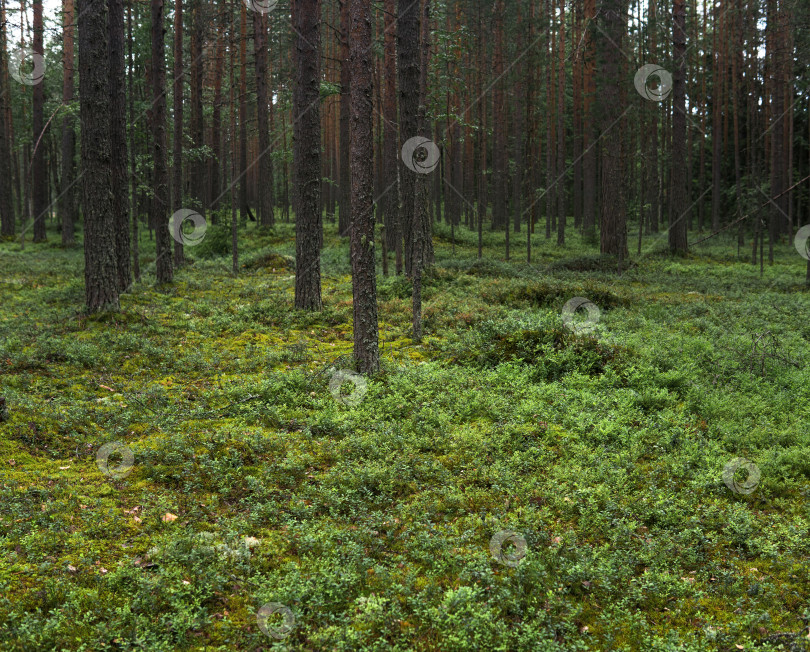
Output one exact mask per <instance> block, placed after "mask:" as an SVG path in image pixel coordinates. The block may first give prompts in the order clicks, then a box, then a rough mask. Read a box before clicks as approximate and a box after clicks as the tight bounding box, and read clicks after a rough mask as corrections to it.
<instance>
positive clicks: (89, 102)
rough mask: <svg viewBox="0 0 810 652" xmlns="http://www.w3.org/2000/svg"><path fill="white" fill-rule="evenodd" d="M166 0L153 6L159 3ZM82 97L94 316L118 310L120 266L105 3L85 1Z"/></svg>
mask: <svg viewBox="0 0 810 652" xmlns="http://www.w3.org/2000/svg"><path fill="white" fill-rule="evenodd" d="M159 1H160V0H153V2H159ZM78 14H79V16H78V23H79V24H78V27H79V96H80V111H81V113H80V115H81V129H82V141H81V160H82V171H83V175H82V192H83V195H84V198H83V208H84V288H85V303H86V308H87V310H88V312H91V313H93V312H98V311H104V310H118V305H119V304H118V265H117V261H116V240H115V229H116V227H117V220H116V217H115V214H114V213H113V198H112V194H111V193H110V188H111V186H112V174H111V172H110V166H111V159H112V152H111V149H112V146H111V143H110V94H109V80H108V76H109V64H108V60H109V50H108V48H107V27H108V26H107V4H106V2H105V0H79V7H78Z"/></svg>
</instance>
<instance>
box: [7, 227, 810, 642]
mask: <svg viewBox="0 0 810 652" xmlns="http://www.w3.org/2000/svg"><path fill="white" fill-rule="evenodd" d="M326 230H327V234H326V238H325V239H326V246H325V249H324V252H323V270H324V272H323V297H324V309H323V311H322V312H320V313H300V312H296V311H294V310H293V288H294V277H293V274H294V272H293V270H292V268H291V263H290V259H289V258H288V256H290V255H291V254H292V253H293V250H294V248H293V244H292V233H293V231H292V228H291V226H290V225H287V224H281V225H279V226H278V227H277V228H276V229H275V231H274V232H273V233H261V232H259V231H255V230H251V231H250V232H249V233H248V234H247V235H245V236H244V237H243V252H242V259H243V262H244V263H245V266H244V267H242V269H241V271H240V275H239V277H238V278H234V277H233V276H232V275H231V274H230V271H229V270H230V266H231V263H230V258H228V257H225V258H216V257H213V258H203V257H202V256H201V255H198V253H199V254H201V253H205V252H206V251H208V253H211V251H212V249H211V247H213V246H214V245H217V243H218V242H219V245H221V244H222V242H226V241H227V236H226V235H224V234H223V232H218V231H217V229H216V228H212V229H211V233H210V240H209V244H206V243H205V242H204V243H203V244H201V245H199V246H198V247H197V248H194V249H189V250H187V252H188V254H189V256H190V257H193V256H197V260H195V261H194V262H193V264H190V265H188V266H186V267H185V268H183V269H181V270H180V271H179V272H177V273H176V276H175V283H174V284H173V285H171V286H170V287H165V288H155V287H154V285H153V280H154V264H152V265H149V262H150V259H149V258H148V257H144V261H145V262H144V282H142V283H138V284H135V286H134V287H133V289H132V292H131V293H128V294H125V295H123V296H122V299H121V308H122V310H121V313H119V314H108V315H101V316H96V317H89V318H88V317H86V316H83V315H82V313H81V308H82V305H83V298H84V295H83V273H82V268H83V267H82V266H83V254H82V251H81V249H78V248H77V249H68V250H65V249H63V248H61V247H60V246H57V245H56V244H44V245H32V244H30V243H27V244H26V247H25V250H24V251H20V247H19V244H18V243H10V242H4V243H0V395H2V396H5V398H6V401H7V405H8V413H9V414H8V419H7V420H6V422H5V423H2V424H0V648H2V649H3V650H20V651H25V652H29V651H31V650H94V651H95V650H265V649H296V650H346V651H349V650H352V651H356V650H441V651H443V652H444V651H453V650H505V651H506V650H508V651H515V650H672V651H674V650H707V649H712V650H715V649H716V650H729V651H733V650H753V649H756V650H808V649H810V638H808V629H807V626H808V625H810V537H808V530H810V502H808V499H810V371H809V370H808V365H807V362H808V360H810V319H809V318H808V315H810V292H809V291H808V290H807V289H806V288H805V287H804V285H803V281H804V271H805V261H804V260H803V259H802V258H801V257H799V256H798V254H797V253H796V251H795V250H794V249H793V247H792V245H791V244H790V243H787V242H785V243H782V244H780V245H779V247H778V248H777V255H776V264H775V265H774V266H772V267H771V266H768V265H767V264H766V266H765V270H764V277H762V278H760V274H759V267H758V266H753V265H751V264H750V262H748V258H749V256H750V250H749V248H746V249H745V250H744V251H743V254H742V258H743V259H742V260H740V259H738V258H737V256H736V244H735V243H734V242H732V241H731V240H730V239H725V240H723V239H719V238H718V239H715V240H712V241H710V242H709V243H707V244H706V245H704V246H699V247H697V248H696V249H695V251H694V252H693V253H692V254H691V255H690V256H689V257H686V258H678V259H672V258H669V257H667V256H666V255H663V254H662V253H660V252H659V251H658V250H659V249H661V248H663V247H664V246H665V244H666V238H665V236H664V237H663V238H662V237H661V236H649V237H645V239H644V245H643V246H644V251H650V252H652V253H648V254H645V255H644V256H642V257H640V258H639V257H638V256H635V255H633V256H631V258H632V259H635V260H637V261H638V262H637V264H634V265H633V266H632V267H631V268H630V269H628V270H625V271H624V272H623V273H622V274H621V276H619V275H618V274H617V269H616V262H615V261H610V260H608V261H602V260H600V259H599V258H598V257H597V256H594V255H593V254H592V252H593V251H594V250H595V249H598V244H597V245H594V244H586V243H583V242H582V241H581V240H580V239H579V237H578V236H577V235H575V234H569V243H568V244H567V245H566V246H565V247H563V248H558V247H557V246H556V245H555V244H554V242H553V240H552V241H547V240H546V239H545V238H544V237H543V235H542V234H541V233H539V232H538V233H537V234H536V235H535V236H534V243H533V259H534V260H535V261H536V262H535V263H534V264H533V265H531V266H530V265H527V264H526V263H524V262H520V259H525V244H524V241H525V232H524V233H522V234H514V235H513V237H512V240H513V250H512V258H513V260H512V262H511V263H505V262H503V244H502V242H503V233H498V234H497V235H496V234H493V233H491V232H489V231H487V232H485V249H484V260H483V261H478V260H476V250H475V242H476V235H475V234H473V233H471V232H469V231H468V230H466V229H464V228H462V229H460V230H457V233H456V236H458V235H459V233H458V231H460V232H461V236H462V239H463V242H459V243H457V244H456V246H455V253H454V254H453V253H452V246H451V241H450V234H449V232H448V231H447V230H445V228H444V227H443V226H441V227H439V228H437V233H436V240H435V241H436V267H435V269H434V270H433V271H432V272H431V273H430V274H429V275H428V276H427V278H426V281H425V289H424V291H423V298H424V316H425V333H426V335H425V338H424V340H423V341H422V342H421V343H414V342H413V341H412V340H411V339H410V286H409V284H408V282H407V281H406V280H404V279H403V278H396V277H393V276H391V277H387V278H383V277H379V281H378V293H379V317H380V332H381V338H382V359H383V367H384V368H383V371H382V372H381V373H380V374H379V375H378V376H377V377H375V378H373V379H370V380H369V381H368V383H367V384H366V385H365V386H363V383H362V382H360V383H359V384H358V385H356V386H355V385H353V384H352V383H351V382H349V383H344V384H343V386H342V388H341V389H340V391H337V390H334V385H335V383H333V388H332V390H330V379H331V378H332V376H333V373H334V371H335V370H338V369H341V368H346V367H349V366H350V362H351V351H352V333H351V330H352V307H351V278H350V274H349V264H348V253H347V244H346V242H345V241H343V242H341V241H340V239H339V238H338V237H337V236H336V234H335V227H334V225H332V224H327V229H326ZM49 238H50V240H51V242H52V243H54V242H56V241H57V240H58V235H57V234H56V233H53V232H51V233H49ZM631 240H635V239H634V238H631ZM142 243H143V244H142V250H144V251H148V250H150V249H151V248H152V244H151V243H150V242H149V240H148V237H147V236H146V234H143V240H142ZM631 246H632V248H633V249H635V242H634V243H633V245H631ZM203 247H208V250H206V249H204V248H203ZM285 256H287V257H285ZM392 268H393V263H392ZM574 297H585V298H587V299H589V300H590V301H592V302H593V303H594V304H595V305H596V306H597V307H598V309H599V316H598V323H596V324H595V326H594V329H593V332H591V333H586V332H584V330H583V329H584V327H585V326H586V325H587V324H583V322H582V321H581V319H582V318H581V317H577V318H576V320H575V321H574V323H573V324H571V327H570V328H569V327H566V325H565V324H564V323H563V318H562V316H561V310H562V308H563V305H564V304H565V303H566V302H567V301H568V300H569V299H572V298H574ZM586 330H587V329H586ZM333 390H334V391H335V393H334V394H333V393H332V392H333ZM347 391H348V392H349V393H348V394H347ZM116 441H117V442H121V443H122V444H124V445H125V446H126V447H127V448H128V449H129V450H130V451H131V452H132V454H133V456H134V459H133V462H132V464H131V468H130V466H129V464H128V460H127V459H126V457H125V455H124V454H122V453H113V455H112V456H111V457H110V458H109V461H108V466H107V467H104V465H103V464H101V465H100V464H99V463H97V458H98V456H99V451H100V447H101V446H102V445H103V444H106V443H110V442H116ZM737 458H746V459H747V460H750V461H751V462H752V463H753V464H748V465H747V468H748V469H749V473H751V475H749V476H748V477H746V476H745V473H746V471H745V470H743V468H739V469H738V470H737V471H736V474H735V475H734V476H733V478H732V477H731V474H732V473H733V472H734V466H737V465H738V463H735V462H734V460H736V459H737ZM746 464H747V463H746ZM743 467H745V465H743ZM724 469H730V470H729V471H728V472H727V475H726V478H725V481H724ZM104 471H106V473H105V472H104ZM757 473H758V474H759V477H758V478H757ZM501 541H504V543H503V545H502V546H501V547H500V549H499V542H501ZM510 542H511V543H510ZM524 543H525V545H524ZM267 603H280V604H281V605H284V606H285V607H286V608H287V609H288V610H289V611H286V612H284V610H283V609H282V611H281V612H279V613H276V614H274V615H272V616H270V618H269V620H268V621H267V626H266V628H265V629H267V628H269V629H267V634H266V633H264V631H263V630H262V628H260V626H259V624H258V621H259V620H260V619H258V618H257V612H259V610H260V608H261V607H262V606H263V605H267ZM265 609H268V607H265ZM262 613H265V612H264V611H263V612H262ZM285 613H286V620H284V614H285ZM262 625H264V621H263V620H262Z"/></svg>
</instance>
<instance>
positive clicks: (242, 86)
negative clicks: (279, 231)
mask: <svg viewBox="0 0 810 652" xmlns="http://www.w3.org/2000/svg"><path fill="white" fill-rule="evenodd" d="M239 4H240V14H239V20H240V24H239V26H240V29H239V36H240V38H239V218H240V219H241V220H242V223H245V222H247V219H248V195H247V181H248V180H247V147H248V145H247V40H248V33H247V9H246V7H245V3H244V2H241V3H239Z"/></svg>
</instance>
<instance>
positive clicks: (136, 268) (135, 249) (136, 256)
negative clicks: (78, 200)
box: [63, 2, 141, 281]
mask: <svg viewBox="0 0 810 652" xmlns="http://www.w3.org/2000/svg"><path fill="white" fill-rule="evenodd" d="M133 4H134V3H132V2H129V3H127V56H128V59H129V72H128V74H127V83H128V85H129V125H130V126H129V177H130V185H131V195H132V198H131V201H132V276H133V278H134V279H135V280H136V281H140V280H141V260H140V243H139V241H138V193H137V188H138V182H137V180H136V175H135V93H134V92H133V90H132V78H133V76H134V74H135V63H134V59H133V58H132V5H133ZM63 180H64V175H63Z"/></svg>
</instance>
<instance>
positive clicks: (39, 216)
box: [31, 0, 48, 242]
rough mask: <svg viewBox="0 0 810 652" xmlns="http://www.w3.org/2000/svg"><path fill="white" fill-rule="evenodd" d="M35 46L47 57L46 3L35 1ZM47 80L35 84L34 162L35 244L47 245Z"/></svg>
mask: <svg viewBox="0 0 810 652" xmlns="http://www.w3.org/2000/svg"><path fill="white" fill-rule="evenodd" d="M33 8H34V43H33V50H34V52H36V53H37V54H39V55H43V56H44V50H43V46H42V33H43V25H42V0H34V2H33ZM44 109H45V80H42V81H40V82H39V83H38V84H34V103H33V121H32V125H33V134H32V135H33V148H34V149H33V153H32V156H33V160H32V161H31V186H32V195H33V197H32V199H33V210H34V242H44V241H45V240H46V235H45V217H46V213H47V212H48V161H47V159H46V158H45V152H46V141H45V138H44V122H45V120H44V115H43V112H44Z"/></svg>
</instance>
